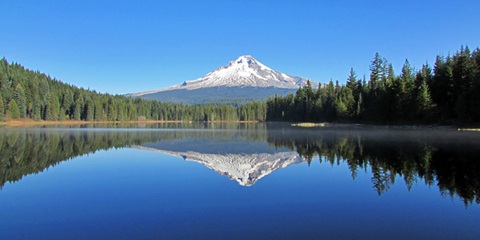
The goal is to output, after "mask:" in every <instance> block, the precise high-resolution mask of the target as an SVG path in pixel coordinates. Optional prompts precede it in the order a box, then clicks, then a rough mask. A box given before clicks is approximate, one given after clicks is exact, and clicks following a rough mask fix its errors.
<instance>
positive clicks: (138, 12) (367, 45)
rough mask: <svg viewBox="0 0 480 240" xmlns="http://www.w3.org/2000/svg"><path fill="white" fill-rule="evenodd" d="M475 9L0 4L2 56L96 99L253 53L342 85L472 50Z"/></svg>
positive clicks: (338, 4)
mask: <svg viewBox="0 0 480 240" xmlns="http://www.w3.org/2000/svg"><path fill="white" fill-rule="evenodd" d="M479 9H480V1H478V0H472V1H425V0H422V1H301V0H297V1H254V0H244V1H212V0H209V1H208V0H205V1H133V0H132V1H127V0H125V1H122V0H116V1H113V0H112V1H107V0H95V1H93V0H81V1H78V0H48V1H40V0H22V1H18V0H1V1H0V57H6V58H7V60H9V61H10V62H13V61H14V62H18V63H20V64H22V65H24V66H25V67H27V68H30V69H32V70H40V71H41V72H44V73H47V74H49V75H50V76H52V77H56V78H57V79H59V80H61V81H63V82H66V83H69V84H74V85H77V86H80V87H84V88H90V89H92V90H97V91H99V92H108V93H114V94H117V93H118V94H123V93H129V92H139V91H145V90H153V89H160V88H164V87H168V86H171V85H174V84H178V83H181V82H183V81H185V80H192V79H196V78H199V77H201V76H203V75H205V74H207V73H208V72H210V71H213V70H215V69H216V68H217V67H219V66H223V65H226V64H228V62H229V61H230V60H233V59H235V58H237V57H238V56H240V55H245V54H249V55H252V56H254V57H255V58H256V59H257V60H259V61H260V62H262V63H264V64H265V65H267V66H269V67H271V68H273V69H275V70H278V71H281V72H285V73H287V74H291V75H296V76H301V77H307V78H310V79H313V80H315V81H318V82H326V81H329V80H330V79H333V80H339V81H340V83H344V82H345V81H346V78H347V76H348V73H349V70H350V68H351V67H353V68H354V69H355V70H356V72H357V74H358V75H359V76H360V77H361V76H363V74H366V75H367V78H368V74H369V70H368V68H369V65H370V62H371V60H372V58H373V56H374V55H375V52H379V53H380V54H381V55H382V56H383V57H385V58H387V60H388V61H389V62H391V63H392V64H393V65H394V68H395V70H396V71H397V73H398V72H399V71H400V69H401V67H402V65H403V63H404V61H405V58H408V59H409V61H410V63H411V64H412V65H413V66H415V67H417V68H419V67H420V66H421V65H422V64H423V63H425V62H426V61H428V62H429V63H430V64H433V62H434V60H435V56H436V55H438V54H443V55H447V54H448V53H454V52H456V51H457V50H458V49H459V48H460V45H462V44H464V45H468V46H469V47H470V48H476V47H478V46H480V42H479V41H480V30H479V24H480V14H479Z"/></svg>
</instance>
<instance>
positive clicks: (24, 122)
mask: <svg viewBox="0 0 480 240" xmlns="http://www.w3.org/2000/svg"><path fill="white" fill-rule="evenodd" d="M156 123H201V122H196V121H183V120H141V121H82V120H65V121H44V120H40V121H35V120H32V119H14V120H8V121H4V122H0V127H33V126H52V125H64V126H69V125H70V126H74V125H84V124H156ZM208 123H258V121H209V122H208Z"/></svg>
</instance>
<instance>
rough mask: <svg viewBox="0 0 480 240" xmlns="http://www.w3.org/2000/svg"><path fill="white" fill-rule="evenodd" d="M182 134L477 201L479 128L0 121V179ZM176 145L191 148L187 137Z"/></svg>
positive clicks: (382, 187)
mask: <svg viewBox="0 0 480 240" xmlns="http://www.w3.org/2000/svg"><path fill="white" fill-rule="evenodd" d="M90 127H91V126H90ZM116 127H118V126H116ZM128 127H129V126H128ZM172 127H174V128H172ZM185 127H186V128H188V129H186V128H185ZM159 128H160V129H159ZM187 138H190V139H191V138H199V139H206V140H208V139H217V140H218V138H220V139H228V140H229V141H224V142H225V143H224V144H235V139H238V138H242V139H244V140H245V139H247V140H248V141H256V142H259V141H260V142H265V141H267V142H268V143H269V144H270V146H273V147H275V148H283V149H284V148H288V149H290V150H292V151H296V152H297V153H298V154H299V155H300V156H301V157H303V158H304V159H305V161H307V162H308V163H310V162H311V161H313V159H315V158H317V157H318V160H319V161H320V163H329V164H331V165H337V164H340V163H341V162H345V163H346V164H347V165H348V167H349V169H350V171H351V175H352V178H353V179H355V178H356V176H357V173H358V171H368V169H371V173H372V184H373V186H374V188H375V189H376V191H377V192H378V194H379V195H381V194H382V193H383V192H385V191H387V190H388V189H389V188H390V186H391V185H392V184H394V183H395V179H396V178H397V177H398V176H399V177H401V178H403V179H404V181H405V182H406V184H407V186H408V188H409V189H410V188H411V187H412V186H413V184H414V183H416V182H417V181H423V182H425V184H427V185H432V186H433V185H437V186H438V187H439V189H440V191H441V192H442V194H444V195H450V196H454V195H458V196H459V197H460V198H461V199H462V200H463V202H464V203H465V205H469V204H473V203H476V204H479V203H480V196H479V194H480V176H479V175H480V136H479V134H478V133H472V132H470V133H469V132H457V131H453V130H428V129H427V130H418V129H416V130H414V129H407V130H405V129H403V130H396V129H393V130H392V129H385V128H383V129H381V128H371V129H364V128H362V129H355V128H316V129H305V128H292V127H289V126H285V127H278V126H274V125H265V124H223V125H207V124H205V125H201V126H198V125H187V126H185V125H183V126H179V125H168V126H163V125H162V126H159V125H154V126H153V127H152V126H151V128H150V127H147V128H121V129H115V128H98V127H95V128H77V129H44V128H37V129H6V128H4V129H0V186H3V185H4V184H5V183H6V182H14V181H18V180H20V179H21V178H22V177H23V176H25V175H27V174H32V173H38V172H41V171H43V170H44V169H46V168H49V167H51V166H55V165H56V164H58V163H59V162H61V161H64V160H68V159H71V158H74V157H77V156H81V155H85V154H88V153H94V152H95V151H98V150H105V149H110V148H123V147H130V146H133V145H142V144H145V143H155V142H159V141H170V140H177V141H176V143H177V144H181V143H182V142H181V141H178V140H181V139H187ZM180 148H184V149H185V150H188V146H187V145H185V146H182V145H180ZM218 148H219V149H222V146H218ZM271 150H272V149H269V150H268V151H271ZM265 151H267V150H265Z"/></svg>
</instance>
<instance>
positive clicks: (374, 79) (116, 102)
mask: <svg viewBox="0 0 480 240" xmlns="http://www.w3.org/2000/svg"><path fill="white" fill-rule="evenodd" d="M370 71H371V72H370V76H369V78H368V80H367V79H366V77H365V76H364V77H363V78H359V77H358V76H357V75H356V73H355V71H354V70H353V69H351V71H350V74H349V76H348V78H347V81H346V83H345V84H340V83H339V82H338V81H336V82H335V83H334V82H333V81H330V82H329V83H327V84H319V86H318V88H314V87H313V86H311V85H310V84H307V85H306V86H304V87H302V88H300V89H299V90H298V91H297V92H296V93H295V94H289V95H286V96H275V97H271V98H269V99H268V100H267V101H266V102H250V103H247V104H241V105H222V104H209V105H187V104H179V103H169V102H158V101H153V100H145V99H141V98H132V97H127V96H123V95H111V94H104V93H98V92H96V91H91V90H88V89H84V88H79V87H76V86H73V85H69V84H66V83H63V82H61V81H59V80H57V79H55V78H52V77H50V76H48V75H46V74H44V73H41V72H39V71H32V70H28V69H26V68H25V67H23V66H22V65H20V64H18V63H9V62H8V61H7V60H6V59H5V58H3V59H1V60H0V121H1V122H5V121H6V122H12V120H16V121H18V120H23V121H39V120H43V121H54V122H55V121H65V120H69V121H88V122H105V121H117V122H126V121H138V120H141V121H146V120H150V121H288V122H324V121H326V122H345V123H370V124H457V125H475V126H476V125H479V124H480V50H479V48H476V49H475V50H474V51H471V50H470V49H469V48H468V47H463V46H462V47H461V49H460V51H458V52H457V53H455V54H454V55H453V56H450V55H449V56H447V57H443V56H437V57H436V61H435V63H434V66H433V68H432V67H431V66H429V65H428V64H424V65H423V66H422V67H421V68H420V69H419V70H415V69H414V68H413V67H412V66H410V64H409V62H408V60H406V61H405V64H404V65H403V67H402V70H401V73H400V74H398V75H396V74H395V73H394V69H393V66H392V64H389V63H388V61H387V60H386V59H385V58H383V57H381V56H380V54H378V53H377V54H375V57H374V58H373V60H372V62H371V64H370Z"/></svg>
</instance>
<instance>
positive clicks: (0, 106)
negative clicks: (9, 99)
mask: <svg viewBox="0 0 480 240" xmlns="http://www.w3.org/2000/svg"><path fill="white" fill-rule="evenodd" d="M4 118H5V106H4V104H3V98H2V95H1V94H0V121H3V119H4Z"/></svg>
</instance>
